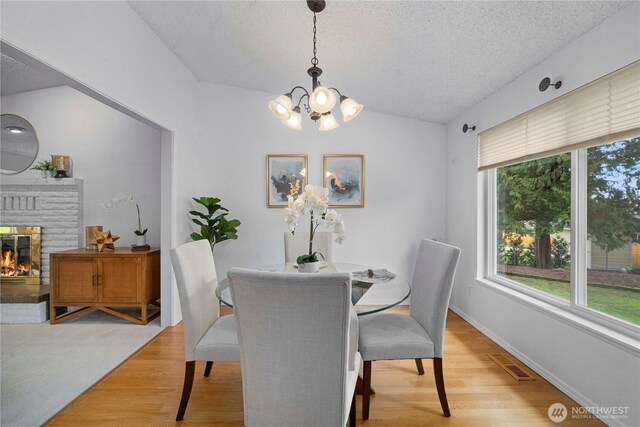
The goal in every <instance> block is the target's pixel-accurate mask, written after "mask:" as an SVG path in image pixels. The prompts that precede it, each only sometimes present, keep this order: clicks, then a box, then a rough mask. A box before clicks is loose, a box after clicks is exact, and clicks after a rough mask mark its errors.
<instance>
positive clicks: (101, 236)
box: [89, 230, 120, 252]
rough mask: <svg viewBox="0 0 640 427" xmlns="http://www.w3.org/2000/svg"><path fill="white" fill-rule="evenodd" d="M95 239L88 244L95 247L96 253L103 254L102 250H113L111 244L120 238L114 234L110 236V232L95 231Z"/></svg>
mask: <svg viewBox="0 0 640 427" xmlns="http://www.w3.org/2000/svg"><path fill="white" fill-rule="evenodd" d="M95 236H96V237H95V239H93V240H92V241H90V242H89V244H90V245H97V246H98V252H104V248H107V249H114V250H115V248H114V247H113V242H115V241H116V240H118V239H119V238H120V237H119V236H116V235H115V234H111V230H107V231H96V232H95Z"/></svg>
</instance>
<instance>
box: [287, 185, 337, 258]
mask: <svg viewBox="0 0 640 427" xmlns="http://www.w3.org/2000/svg"><path fill="white" fill-rule="evenodd" d="M284 209H285V212H286V213H287V217H286V218H285V222H286V223H287V225H288V226H289V231H290V232H291V234H295V233H296V228H297V226H298V220H299V219H300V216H302V215H304V214H305V213H308V214H309V215H310V216H311V221H310V225H309V227H310V228H309V253H308V254H306V255H301V256H299V257H298V259H297V263H298V264H302V263H305V262H317V261H318V257H317V254H318V253H319V252H318V251H315V252H314V251H313V237H314V235H315V232H316V229H317V228H318V227H319V226H320V225H323V226H325V227H327V228H331V229H332V231H333V232H334V233H335V234H337V235H338V237H337V238H336V243H338V244H341V243H342V242H343V240H344V239H345V233H344V231H345V227H344V220H343V219H342V216H341V215H340V214H339V213H338V212H336V211H335V210H333V209H329V193H328V189H326V188H323V187H315V186H313V185H307V186H306V187H304V192H303V193H302V194H300V195H299V196H298V197H297V198H295V199H294V198H293V197H292V196H289V197H288V198H287V207H286V208H284ZM320 255H322V254H320Z"/></svg>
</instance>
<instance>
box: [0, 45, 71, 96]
mask: <svg viewBox="0 0 640 427" xmlns="http://www.w3.org/2000/svg"><path fill="white" fill-rule="evenodd" d="M0 58H1V59H0V95H2V96H4V95H13V94H14V93H20V92H27V91H30V90H37V89H46V88H48V87H55V86H63V85H65V84H66V83H65V81H64V80H63V79H62V78H60V77H58V76H57V75H56V74H55V73H47V72H45V71H40V70H37V69H35V68H33V67H30V66H28V65H25V64H23V63H22V62H20V61H17V60H15V59H13V58H11V57H10V56H7V55H5V54H4V53H0Z"/></svg>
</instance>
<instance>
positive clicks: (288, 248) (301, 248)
mask: <svg viewBox="0 0 640 427" xmlns="http://www.w3.org/2000/svg"><path fill="white" fill-rule="evenodd" d="M332 238H333V236H332V234H331V232H329V231H318V232H316V233H315V234H314V235H313V250H314V251H320V253H321V254H322V255H323V256H324V258H322V257H318V259H324V260H325V261H327V262H331V248H332V244H333V240H332ZM308 253H309V233H308V232H306V233H305V232H299V231H296V234H295V235H292V234H291V233H289V232H286V233H284V261H285V262H296V258H298V256H300V255H303V254H308Z"/></svg>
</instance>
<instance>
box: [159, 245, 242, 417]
mask: <svg viewBox="0 0 640 427" xmlns="http://www.w3.org/2000/svg"><path fill="white" fill-rule="evenodd" d="M171 264H172V265H173V270H174V272H175V275H176V282H177V285H178V295H179V297H180V308H181V309H182V320H183V326H184V353H185V361H186V366H185V373H184V386H183V388H182V399H181V400H180V407H179V409H178V414H177V416H176V421H181V420H182V419H183V418H184V413H185V411H186V409H187V404H188V403H189V396H190V395H191V387H192V385H193V376H194V372H195V367H196V360H206V361H207V364H206V367H205V371H204V376H205V377H208V376H209V374H210V373H211V368H212V367H213V362H214V361H216V360H217V361H221V362H238V361H239V360H240V351H239V349H238V337H237V334H236V323H235V320H234V319H233V315H231V316H222V317H221V316H220V302H219V301H218V298H217V297H216V294H215V288H216V285H217V283H218V282H217V276H216V267H215V264H214V262H213V254H212V253H211V246H210V245H209V242H208V241H207V240H198V241H196V242H190V243H185V244H183V245H180V246H178V247H177V248H174V249H171Z"/></svg>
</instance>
